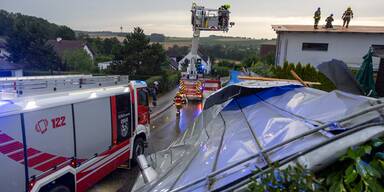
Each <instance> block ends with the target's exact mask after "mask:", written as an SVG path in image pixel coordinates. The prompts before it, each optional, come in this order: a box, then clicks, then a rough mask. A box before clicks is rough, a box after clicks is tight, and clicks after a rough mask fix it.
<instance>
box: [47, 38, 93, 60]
mask: <svg viewBox="0 0 384 192" xmlns="http://www.w3.org/2000/svg"><path fill="white" fill-rule="evenodd" d="M48 44H50V45H52V46H53V49H54V50H55V51H56V53H57V54H58V56H59V57H61V58H62V57H63V56H64V53H65V52H66V51H76V50H79V49H83V50H84V51H85V52H86V53H87V54H88V55H89V57H91V59H92V60H94V59H95V54H94V53H93V51H92V50H91V48H90V47H89V46H88V45H87V44H86V43H85V42H83V41H79V40H62V39H61V38H57V39H56V40H48Z"/></svg>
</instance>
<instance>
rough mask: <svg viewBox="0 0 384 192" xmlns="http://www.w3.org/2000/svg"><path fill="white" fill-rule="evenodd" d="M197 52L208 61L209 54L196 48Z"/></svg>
mask: <svg viewBox="0 0 384 192" xmlns="http://www.w3.org/2000/svg"><path fill="white" fill-rule="evenodd" d="M197 54H198V55H199V56H200V57H201V58H202V59H203V60H204V61H205V62H208V59H209V56H208V55H206V54H205V53H204V51H203V50H202V49H200V48H199V49H198V51H197Z"/></svg>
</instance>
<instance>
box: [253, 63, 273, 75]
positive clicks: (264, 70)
mask: <svg viewBox="0 0 384 192" xmlns="http://www.w3.org/2000/svg"><path fill="white" fill-rule="evenodd" d="M249 69H250V70H251V71H253V72H255V73H256V74H258V75H261V76H264V77H271V76H273V71H272V65H269V64H265V63H263V62H261V61H258V62H256V63H254V64H252V65H251V67H250V68H249Z"/></svg>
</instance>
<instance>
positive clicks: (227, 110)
mask: <svg viewBox="0 0 384 192" xmlns="http://www.w3.org/2000/svg"><path fill="white" fill-rule="evenodd" d="M231 89H233V90H237V94H235V95H232V96H228V97H227V100H226V101H225V102H224V101H220V102H217V103H216V104H214V105H212V106H211V107H208V108H205V109H204V111H203V113H202V114H201V115H200V116H199V117H198V119H197V120H196V122H195V126H194V127H193V128H192V130H188V131H187V133H186V134H185V135H184V136H183V138H182V139H180V140H179V142H178V143H175V144H174V146H183V147H186V146H188V147H187V148H184V149H185V150H182V149H180V148H177V149H175V150H174V151H172V153H170V152H169V150H168V151H163V152H159V153H157V155H156V160H155V161H153V162H152V163H153V164H154V165H155V168H156V170H157V171H158V173H160V178H159V180H158V181H156V182H154V183H152V184H149V185H146V186H144V187H142V188H140V184H136V186H135V189H139V191H170V190H173V189H176V188H178V187H182V186H184V185H186V184H188V183H190V182H192V181H194V180H196V179H199V178H202V177H204V176H207V175H209V174H210V173H212V172H214V171H217V170H220V169H221V168H224V167H226V166H228V165H231V164H234V163H236V162H238V161H239V160H242V159H244V158H246V157H250V156H251V155H254V154H257V153H259V152H260V150H262V149H265V148H270V147H273V146H275V145H278V144H280V143H282V142H284V141H287V140H289V139H291V138H293V137H295V136H297V135H299V134H301V133H304V132H307V131H309V130H311V129H315V128H316V127H318V126H320V125H322V124H324V123H329V122H333V121H335V120H336V119H339V118H341V117H344V116H347V115H349V114H351V113H353V112H355V111H358V110H360V109H362V108H366V107H369V106H371V104H372V102H375V101H374V100H373V99H370V98H367V97H363V96H356V95H352V94H348V93H344V92H340V91H334V92H330V93H327V92H323V91H319V90H316V89H312V88H304V87H302V86H298V85H291V84H283V86H270V85H267V84H262V83H260V82H255V83H254V84H252V82H248V83H246V84H244V83H240V84H237V85H233V87H232V88H231ZM222 91H223V90H222ZM224 92H225V90H224ZM229 92H233V91H229ZM235 92H236V91H235ZM235 92H233V93H235ZM216 94H220V93H216ZM216 96H217V95H216ZM222 96H225V95H224V94H223V95H222ZM220 97H221V96H220ZM212 98H215V97H212ZM208 99H209V98H208ZM379 116H380V115H379V114H378V113H372V114H370V115H369V117H368V116H367V117H365V118H359V119H354V120H353V121H350V122H348V125H356V124H361V123H365V122H367V121H371V120H372V119H374V118H379ZM331 137H333V134H332V133H331V132H326V131H320V132H317V133H315V134H312V135H309V136H306V137H304V138H302V139H300V140H297V141H294V142H293V143H290V144H288V145H285V146H283V147H280V148H278V149H276V150H274V151H272V152H270V153H268V154H266V155H267V156H266V157H264V158H263V157H259V158H256V159H254V160H251V161H248V162H245V163H242V164H239V165H238V166H236V167H234V168H232V169H230V170H227V171H225V172H223V173H221V174H219V175H217V176H216V177H215V179H214V181H213V182H211V183H208V180H204V181H203V182H199V183H198V184H195V185H193V186H191V187H189V188H187V189H185V190H183V191H208V190H212V189H217V188H220V187H222V186H225V185H226V184H228V183H231V182H233V181H235V180H237V179H239V178H241V177H243V176H245V175H247V174H250V173H251V172H252V171H254V170H255V169H257V168H262V167H265V166H267V165H268V164H267V160H270V161H272V162H275V161H278V160H281V159H284V158H286V157H289V156H291V155H293V154H295V153H297V152H300V151H302V150H305V149H307V148H309V147H312V146H315V145H317V144H319V143H320V142H323V141H325V140H326V139H328V138H331ZM170 150H172V147H171V148H170ZM170 155H173V158H172V161H173V163H172V164H171V163H167V162H169V161H170ZM151 159H154V155H152V156H151ZM159 165H161V166H159ZM164 165H167V166H164ZM139 182H140V181H139Z"/></svg>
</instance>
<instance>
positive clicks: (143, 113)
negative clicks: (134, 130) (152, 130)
mask: <svg viewBox="0 0 384 192" xmlns="http://www.w3.org/2000/svg"><path fill="white" fill-rule="evenodd" d="M137 102H138V106H137V109H138V118H139V124H141V125H147V124H149V120H150V119H149V103H148V92H147V91H146V90H145V89H143V88H140V89H137Z"/></svg>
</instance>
